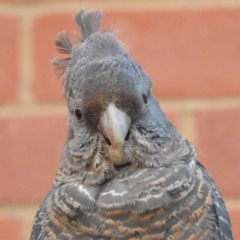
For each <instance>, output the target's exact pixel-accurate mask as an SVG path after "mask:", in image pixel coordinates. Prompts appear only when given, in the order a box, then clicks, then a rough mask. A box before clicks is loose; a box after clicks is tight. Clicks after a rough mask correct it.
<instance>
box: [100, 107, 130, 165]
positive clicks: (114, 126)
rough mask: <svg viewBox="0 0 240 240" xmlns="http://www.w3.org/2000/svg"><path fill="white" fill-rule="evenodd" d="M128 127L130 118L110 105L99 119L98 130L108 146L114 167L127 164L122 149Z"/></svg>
mask: <svg viewBox="0 0 240 240" xmlns="http://www.w3.org/2000/svg"><path fill="white" fill-rule="evenodd" d="M130 125H131V119H130V117H129V116H128V115H127V114H126V113H125V112H123V111H121V110H120V109H118V108H117V107H116V106H115V105H114V104H112V103H110V104H109V105H108V107H107V109H106V111H105V112H104V113H103V115H102V116H101V118H100V121H99V124H98V129H99V131H100V132H101V134H102V135H103V136H104V137H105V138H106V141H107V142H108V144H109V145H110V147H109V154H110V157H111V160H112V161H113V164H114V165H122V164H125V163H127V162H128V160H127V157H126V156H125V154H124V153H123V151H122V148H123V146H124V143H125V138H126V135H127V134H128V131H129V128H130Z"/></svg>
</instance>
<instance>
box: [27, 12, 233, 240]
mask: <svg viewBox="0 0 240 240" xmlns="http://www.w3.org/2000/svg"><path fill="white" fill-rule="evenodd" d="M102 16H103V15H102V12H99V11H93V10H90V11H83V10H80V11H79V12H77V14H76V15H75V20H76V22H77V24H78V26H79V28H80V31H81V34H82V37H80V38H78V37H75V39H79V44H75V45H72V43H71V42H70V40H69V38H68V36H67V35H66V33H65V32H62V33H60V34H59V35H58V39H57V41H56V42H55V43H56V46H57V49H58V51H59V52H60V53H63V54H67V55H69V57H66V58H64V59H60V58H56V59H55V60H54V61H53V65H54V66H55V71H56V72H57V75H58V76H60V75H61V74H63V73H65V78H64V96H65V98H66V101H67V104H68V139H67V141H66V144H65V148H64V152H63V156H62V159H61V162H60V166H59V169H58V173H57V176H56V179H55V181H54V187H53V189H52V190H51V191H50V193H49V194H48V195H47V197H46V198H45V200H44V201H43V203H42V205H41V207H40V209H39V211H38V213H37V215H36V218H35V221H34V226H33V230H32V234H31V238H30V239H31V240H35V239H39V240H47V239H60V240H61V239H65V240H77V239H222V240H223V239H224V240H225V239H229V240H231V239H233V236H232V230H231V223H230V220H229V217H228V213H227V210H226V207H225V205H224V202H223V199H222V197H221V195H220V193H219V191H218V189H217V187H216V186H215V184H214V182H213V180H212V179H211V177H210V176H209V175H208V173H207V172H206V170H205V169H204V168H203V167H202V166H201V165H200V163H198V161H197V160H196V158H197V154H196V150H195V148H194V146H193V145H192V144H191V143H190V142H189V141H188V140H187V139H186V138H185V137H183V136H181V135H180V134H179V133H178V132H177V130H176V129H175V128H174V126H173V125H172V124H171V123H170V122H169V121H168V119H167V118H166V116H165V114H164V113H163V111H162V110H161V108H160V106H159V105H158V102H157V100H156V99H155V97H154V96H153V94H152V91H151V88H152V83H151V80H150V78H149V76H148V75H147V74H146V73H145V72H144V70H143V69H142V68H141V67H140V66H139V65H138V64H137V63H136V62H135V60H134V59H133V58H132V57H131V56H130V55H129V54H128V53H126V52H125V50H124V48H123V45H122V43H121V42H120V41H118V40H117V39H116V36H115V34H114V33H111V32H103V33H102V32H100V31H99V26H100V23H101V20H102Z"/></svg>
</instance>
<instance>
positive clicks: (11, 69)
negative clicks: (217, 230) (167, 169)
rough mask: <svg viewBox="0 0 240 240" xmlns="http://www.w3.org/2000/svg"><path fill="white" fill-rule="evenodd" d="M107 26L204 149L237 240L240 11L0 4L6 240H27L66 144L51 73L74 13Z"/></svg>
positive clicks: (1, 198) (157, 5)
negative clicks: (96, 14) (92, 15)
mask: <svg viewBox="0 0 240 240" xmlns="http://www.w3.org/2000/svg"><path fill="white" fill-rule="evenodd" d="M81 7H84V8H92V7H95V8H101V9H104V11H105V18H104V23H103V26H105V28H106V27H107V26H108V25H109V24H113V25H115V26H117V28H118V29H119V30H120V31H119V33H118V37H119V38H120V39H121V40H122V41H123V42H124V43H125V45H126V48H127V50H128V51H129V52H130V53H131V54H132V55H133V56H134V57H135V59H136V60H137V61H138V62H139V63H140V65H142V66H143V67H144V69H145V70H146V71H147V72H148V73H149V75H150V77H151V78H152V80H153V82H154V93H155V95H156V96H157V97H158V99H159V101H160V103H161V106H162V108H163V109H164V110H165V111H166V113H167V115H168V117H169V118H170V120H171V121H172V122H173V123H174V124H175V125H176V127H177V128H178V129H179V131H180V132H181V133H182V134H184V135H185V136H187V137H188V138H189V139H191V140H192V141H193V143H194V144H195V145H196V147H197V148H198V152H199V159H200V161H201V162H202V163H203V165H204V166H205V167H206V168H207V170H208V171H209V172H210V174H211V175H212V177H213V178H214V179H215V182H216V184H217V185H218V187H219V188H220V190H221V192H222V194H223V196H224V198H225V200H226V203H227V207H228V209H229V211H230V216H231V219H232V223H233V229H234V234H235V238H236V239H240V228H239V226H240V221H239V220H238V219H240V183H239V178H240V177H239V174H240V147H239V145H240V126H239V122H240V67H239V63H240V27H239V26H240V1H239V0H238V1H237V0H235V1H229V0H218V1H217V0H216V1H211V0H209V1H197V0H195V1H194V0H193V1H181V0H179V1H171V0H168V1H154V0H152V1H147V0H139V1H134V0H130V1H127V0H123V1H111V0H105V1H97V0H95V1H94V0H92V1H87V0H85V1H83V0H82V1H81V0H79V1H64V0H62V1H57V0H55V1H54V0H51V1H49V0H48V1H47V0H0V29H1V31H0V53H1V55H0V239H1V240H27V239H28V238H29V234H30V229H31V225H32V222H33V218H34V215H35V212H36V210H37V208H38V206H39V204H40V202H41V201H42V200H43V198H44V196H45V195H46V193H47V192H48V191H49V189H50V188H51V186H52V182H53V179H54V177H55V173H56V170H57V166H58V162H59V159H60V157H61V153H62V149H63V145H64V141H65V138H66V125H67V116H66V105H65V102H64V99H63V97H62V90H61V87H62V83H61V80H59V81H57V80H56V78H55V76H54V74H53V70H52V66H51V65H50V60H51V59H53V58H54V57H55V56H56V51H55V48H54V46H53V40H54V39H55V36H56V34H57V32H59V31H61V30H63V29H66V30H67V31H68V32H70V30H75V31H77V30H78V29H77V27H76V24H75V23H74V21H73V20H72V15H73V13H74V12H75V11H76V10H77V9H79V8H81Z"/></svg>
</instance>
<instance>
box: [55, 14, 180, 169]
mask: <svg viewBox="0 0 240 240" xmlns="http://www.w3.org/2000/svg"><path fill="white" fill-rule="evenodd" d="M101 19H102V12H98V11H86V12H84V11H83V10H81V11H79V12H77V14H76V15H75V20H76V22H77V24H78V26H79V28H80V31H81V33H82V38H79V37H75V38H76V39H78V40H80V41H81V44H79V45H77V44H76V45H74V46H72V44H71V42H70V40H69V38H68V37H67V35H66V33H65V32H62V33H60V34H59V35H58V39H57V41H56V45H57V47H58V50H59V52H60V53H64V54H69V55H70V57H68V58H65V59H60V58H56V59H55V60H54V61H53V64H54V66H55V68H56V70H57V71H58V74H59V75H61V74H62V73H65V80H64V95H65V98H66V100H67V104H68V109H69V124H68V125H69V134H68V135H69V137H68V138H69V139H68V151H69V154H70V156H73V157H74V158H75V159H79V161H80V162H88V165H91V166H93V165H94V163H93V162H95V161H96V160H94V159H96V156H98V155H99V154H100V158H102V159H104V161H105V162H106V161H107V162H108V163H110V164H112V165H113V166H115V167H116V166H122V165H126V164H128V163H132V164H136V163H138V164H139V163H142V164H145V165H147V166H151V167H154V166H158V165H160V164H161V162H162V163H164V162H166V159H167V154H168V153H167V150H168V149H167V148H166V146H167V143H169V141H171V139H172V138H173V135H175V134H176V131H175V128H174V127H173V126H172V125H171V124H170V123H169V121H168V120H167V118H166V117H165V115H164V114H163V112H162V111H161V109H160V107H159V105H158V103H157V101H156V99H155V98H154V96H153V94H152V83H151V80H150V78H149V76H148V75H147V74H146V73H145V72H144V70H143V69H142V68H141V67H140V66H139V65H138V64H137V63H136V62H135V60H134V59H133V58H132V57H131V56H130V55H129V54H128V53H126V52H125V50H124V48H123V46H122V44H121V42H120V41H119V40H117V39H116V36H115V34H114V33H111V32H100V31H99V30H98V29H99V25H100V22H101ZM168 146H169V145H168ZM161 148H162V150H163V152H162V158H161V156H160V155H161V151H160V150H159V149H161ZM164 151H165V154H166V157H165V158H164V154H163V153H164ZM169 152H170V151H169ZM147 153H149V154H148V156H150V157H146V156H147ZM145 155H146V156H145ZM97 159H98V160H97V162H98V164H97V165H98V166H99V165H101V164H102V162H101V160H99V157H98V158H97ZM161 159H162V160H161Z"/></svg>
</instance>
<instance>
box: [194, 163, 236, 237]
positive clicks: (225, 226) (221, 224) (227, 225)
mask: <svg viewBox="0 0 240 240" xmlns="http://www.w3.org/2000/svg"><path fill="white" fill-rule="evenodd" d="M197 165H198V167H199V168H200V169H201V170H202V172H203V177H204V178H205V179H206V180H207V181H208V182H209V183H210V184H211V186H212V189H213V196H214V197H213V199H214V208H215V209H214V210H215V214H216V217H217V225H218V226H217V228H216V232H215V239H220V240H233V233H232V226H231V222H230V219H229V215H228V211H227V208H226V206H225V203H224V201H223V198H222V195H221V193H220V192H219V190H218V189H217V187H216V185H215V183H214V181H213V179H212V178H211V177H210V175H209V174H208V173H207V171H206V169H205V168H204V167H203V166H202V165H201V164H200V163H199V162H198V163H197Z"/></svg>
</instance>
